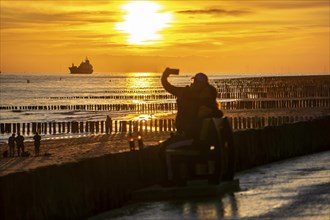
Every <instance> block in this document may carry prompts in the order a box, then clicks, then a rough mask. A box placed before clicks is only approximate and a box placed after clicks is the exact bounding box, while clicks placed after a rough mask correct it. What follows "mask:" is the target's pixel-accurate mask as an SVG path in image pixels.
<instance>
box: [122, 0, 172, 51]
mask: <svg viewBox="0 0 330 220" xmlns="http://www.w3.org/2000/svg"><path fill="white" fill-rule="evenodd" d="M122 8H123V10H124V11H125V12H126V14H125V15H124V17H123V18H124V21H123V22H119V23H117V25H116V30H119V31H122V32H124V33H127V34H128V37H127V41H128V43H129V44H140V45H143V44H155V43H157V42H159V40H161V38H162V36H161V34H160V33H159V32H160V31H161V30H162V29H164V28H165V27H168V26H169V23H170V22H171V20H172V16H171V13H169V12H161V11H160V10H161V6H160V5H159V4H157V3H155V2H149V1H135V2H130V3H127V4H125V5H123V6H122Z"/></svg>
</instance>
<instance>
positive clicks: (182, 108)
mask: <svg viewBox="0 0 330 220" xmlns="http://www.w3.org/2000/svg"><path fill="white" fill-rule="evenodd" d="M172 72H173V71H172V69H169V68H166V69H165V71H164V72H163V75H162V78H161V82H162V85H163V87H164V89H165V90H166V91H168V92H169V93H171V94H173V95H174V96H176V98H177V106H178V112H177V115H176V121H175V125H176V129H177V133H176V134H175V135H172V136H171V137H170V138H169V139H167V140H166V141H165V142H163V143H162V145H161V148H162V150H161V160H162V161H163V167H164V171H163V172H164V173H165V176H166V175H167V176H166V177H164V181H165V182H166V181H167V180H170V181H171V180H173V170H172V168H171V164H172V163H171V157H170V156H169V155H167V154H166V151H165V150H166V149H181V150H188V149H191V148H194V147H196V146H195V144H194V143H195V141H198V140H199V137H200V131H201V127H202V122H203V120H204V119H205V118H211V117H212V118H221V117H222V116H223V113H222V111H221V110H220V109H219V107H218V103H217V100H216V99H217V91H216V88H215V87H213V86H212V85H210V84H209V81H208V77H207V76H206V75H205V74H204V73H197V74H196V75H195V76H194V77H192V80H193V82H192V83H191V85H187V86H185V87H177V86H173V85H172V84H170V83H169V82H168V77H169V76H170V74H171V73H172Z"/></svg>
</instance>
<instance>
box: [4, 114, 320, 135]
mask: <svg viewBox="0 0 330 220" xmlns="http://www.w3.org/2000/svg"><path fill="white" fill-rule="evenodd" d="M314 118H316V117H315V116H276V117H274V116H272V117H258V116H255V117H228V119H229V122H230V124H231V126H232V129H233V130H240V129H251V128H264V127H266V126H279V125H282V124H290V123H294V122H298V121H307V120H311V119H314ZM37 131H38V133H39V134H43V135H47V134H49V135H50V134H86V133H89V134H102V133H108V134H113V133H129V132H162V131H169V132H171V131H176V128H175V122H174V119H149V120H127V121H125V120H111V121H109V122H106V121H105V120H104V121H67V122H55V121H51V122H32V123H0V135H4V134H10V133H20V134H22V135H32V134H35V133H36V132H37Z"/></svg>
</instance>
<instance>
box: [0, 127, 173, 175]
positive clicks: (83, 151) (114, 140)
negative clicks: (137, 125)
mask: <svg viewBox="0 0 330 220" xmlns="http://www.w3.org/2000/svg"><path fill="white" fill-rule="evenodd" d="M169 135H170V133H169V132H157V133H156V132H154V133H146V134H144V135H143V141H144V144H145V145H146V146H148V145H156V144H157V143H159V140H165V139H167V138H168V137H169ZM136 146H137V143H136ZM0 149H1V152H3V151H4V150H5V149H7V145H6V144H1V145H0ZM25 150H26V151H28V152H30V153H31V155H30V156H29V157H17V152H15V153H16V154H15V157H11V158H3V157H2V155H1V157H0V158H1V159H0V176H2V175H6V174H9V173H14V172H21V171H27V170H31V169H35V168H37V167H42V166H48V165H53V164H61V163H67V162H75V161H79V160H82V159H85V158H90V157H98V156H102V155H106V154H111V153H118V152H123V151H129V145H128V136H127V134H125V133H120V134H111V135H108V134H101V135H93V136H85V137H78V138H65V139H52V140H42V141H41V147H40V156H37V157H35V156H34V144H33V142H25ZM45 154H48V155H45Z"/></svg>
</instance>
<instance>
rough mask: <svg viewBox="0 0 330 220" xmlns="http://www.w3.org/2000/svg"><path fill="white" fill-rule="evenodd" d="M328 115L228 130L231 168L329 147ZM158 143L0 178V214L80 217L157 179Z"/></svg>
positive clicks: (116, 204)
mask: <svg viewBox="0 0 330 220" xmlns="http://www.w3.org/2000/svg"><path fill="white" fill-rule="evenodd" d="M329 133H330V117H324V118H320V119H315V120H311V121H304V122H297V123H293V124H284V125H281V126H270V127H266V128H264V129H248V130H244V131H243V130H242V131H236V132H234V145H235V148H236V149H235V152H236V155H235V170H236V171H240V170H244V169H248V168H251V167H254V166H258V165H262V164H266V163H270V162H274V161H278V160H282V159H286V158H290V157H294V156H300V155H305V154H310V153H314V152H319V151H322V150H330V136H329ZM160 167H161V162H160V158H159V148H158V147H156V146H155V147H149V148H144V149H143V150H139V151H132V152H124V153H118V154H109V155H104V156H101V157H98V158H90V159H85V160H82V161H79V162H76V163H66V164H61V165H52V166H48V167H41V168H37V169H34V170H30V171H27V172H18V173H12V174H8V175H5V176H1V177H0V219H17V220H21V219H35V220H39V219H42V220H44V219H85V218H87V217H89V216H94V215H96V214H97V213H100V212H104V211H107V210H109V209H113V208H116V207H119V206H121V205H123V204H125V203H127V201H129V200H130V198H131V193H132V191H134V190H136V189H140V188H143V187H148V186H151V185H153V184H156V183H159V182H160V180H161V175H162V174H161V168H160Z"/></svg>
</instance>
